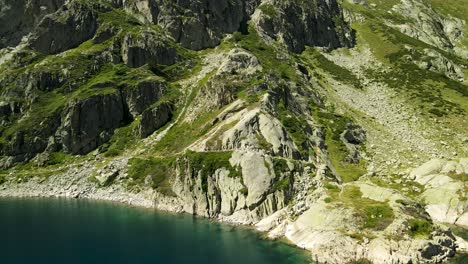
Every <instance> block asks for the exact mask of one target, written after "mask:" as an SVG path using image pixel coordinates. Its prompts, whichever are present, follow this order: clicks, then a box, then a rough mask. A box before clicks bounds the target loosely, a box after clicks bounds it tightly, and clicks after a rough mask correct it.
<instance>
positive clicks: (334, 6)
mask: <svg viewBox="0 0 468 264" xmlns="http://www.w3.org/2000/svg"><path fill="white" fill-rule="evenodd" d="M253 21H254V24H255V26H256V28H257V30H259V31H260V32H262V33H263V34H265V35H267V36H269V37H270V38H272V39H274V40H278V41H280V42H283V43H284V44H286V45H287V46H288V47H289V48H290V49H291V50H293V51H295V52H302V51H303V50H304V48H305V46H306V45H307V46H319V47H324V48H327V49H335V48H338V47H351V46H353V45H354V33H353V31H352V30H351V29H350V28H349V26H348V25H347V24H346V23H345V22H344V18H343V14H342V11H341V9H340V7H339V5H338V3H337V2H336V1H334V0H332V1H310V2H304V1H281V0H268V1H262V4H261V5H260V6H259V8H258V9H257V11H256V13H255V14H254V15H253ZM284 21H287V23H285V22H284Z"/></svg>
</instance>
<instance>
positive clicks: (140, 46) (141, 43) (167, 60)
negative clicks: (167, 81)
mask: <svg viewBox="0 0 468 264" xmlns="http://www.w3.org/2000/svg"><path fill="white" fill-rule="evenodd" d="M122 58H123V61H124V63H125V64H127V66H129V67H132V68H135V67H141V66H143V65H145V64H152V65H171V64H174V63H175V62H176V61H177V52H176V50H175V49H174V48H173V47H171V45H170V43H169V41H168V40H167V39H166V37H165V36H164V35H162V34H161V33H157V32H155V31H152V30H148V31H143V32H138V33H136V34H129V35H126V36H125V37H124V39H123V43H122Z"/></svg>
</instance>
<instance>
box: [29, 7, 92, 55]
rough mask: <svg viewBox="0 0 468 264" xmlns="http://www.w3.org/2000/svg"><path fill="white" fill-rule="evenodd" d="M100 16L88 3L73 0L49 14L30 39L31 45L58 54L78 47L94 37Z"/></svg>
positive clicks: (41, 50) (33, 47)
mask: <svg viewBox="0 0 468 264" xmlns="http://www.w3.org/2000/svg"><path fill="white" fill-rule="evenodd" d="M97 19H98V16H97V14H96V13H95V11H94V9H93V8H91V7H90V6H89V5H88V4H84V3H81V2H79V1H72V2H70V3H69V4H67V5H64V6H63V7H62V8H61V9H60V10H58V12H56V13H54V14H51V15H47V16H46V17H44V19H43V20H42V21H41V22H40V23H39V25H38V26H37V28H36V30H35V31H34V33H33V36H32V38H31V39H30V40H29V47H30V48H32V49H34V50H37V51H39V52H42V53H46V54H56V53H60V52H62V51H65V50H68V49H70V48H74V47H77V46H78V45H80V44H81V43H83V42H84V41H86V40H88V39H90V38H92V37H93V36H94V33H95V32H96V30H97V28H98V22H97Z"/></svg>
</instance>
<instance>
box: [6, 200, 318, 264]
mask: <svg viewBox="0 0 468 264" xmlns="http://www.w3.org/2000/svg"><path fill="white" fill-rule="evenodd" d="M0 228H1V229H0V259H1V263H191V264H197V263H204V264H206V263H223V264H230V263H232V264H234V263H235V264H239V263H240V264H249V263H252V264H254V263H255V264H263V263H275V264H276V263H277V264H282V263H294V264H302V263H309V262H310V259H309V257H308V256H307V255H306V253H305V252H303V251H301V250H299V249H297V248H294V247H291V246H288V245H286V244H284V243H280V242H276V241H269V240H264V239H262V238H261V236H260V235H259V234H258V233H257V232H254V231H253V230H250V229H247V228H243V227H234V226H230V225H226V224H220V223H216V222H212V221H208V220H205V219H199V218H195V217H192V216H189V215H175V214H167V213H161V212H155V211H153V210H148V209H139V208H131V207H127V206H122V205H117V204H113V203H105V202H94V201H86V200H69V199H0Z"/></svg>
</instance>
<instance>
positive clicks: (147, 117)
mask: <svg viewBox="0 0 468 264" xmlns="http://www.w3.org/2000/svg"><path fill="white" fill-rule="evenodd" d="M171 117H172V106H171V105H170V104H168V103H162V104H160V105H157V106H154V107H151V108H149V109H147V110H146V111H144V112H143V114H142V115H141V121H140V125H139V127H138V134H139V135H140V137H141V138H146V137H148V136H149V135H151V134H153V132H154V131H156V130H158V129H159V128H161V127H162V126H164V125H165V124H166V123H167V122H169V120H171Z"/></svg>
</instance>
